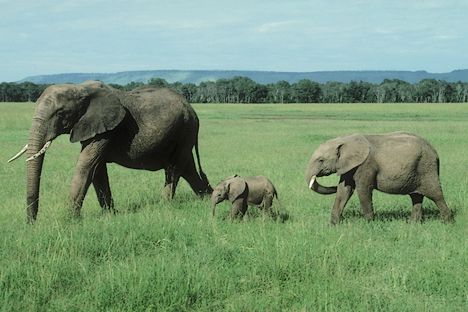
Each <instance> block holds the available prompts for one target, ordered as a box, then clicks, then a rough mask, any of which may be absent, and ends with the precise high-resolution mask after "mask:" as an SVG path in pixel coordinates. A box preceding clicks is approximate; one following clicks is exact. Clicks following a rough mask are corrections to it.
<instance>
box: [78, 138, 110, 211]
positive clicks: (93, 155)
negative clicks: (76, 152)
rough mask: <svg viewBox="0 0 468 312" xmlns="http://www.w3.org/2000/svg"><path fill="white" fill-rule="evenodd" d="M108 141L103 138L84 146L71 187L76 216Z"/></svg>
mask: <svg viewBox="0 0 468 312" xmlns="http://www.w3.org/2000/svg"><path fill="white" fill-rule="evenodd" d="M107 143H108V141H107V140H106V139H101V140H99V141H92V142H89V143H87V144H84V145H83V147H82V150H81V153H80V157H79V158H78V163H77V164H76V167H75V173H74V175H73V179H72V184H71V189H70V202H71V209H70V210H71V214H72V215H73V216H75V217H79V216H80V211H81V206H82V205H83V200H84V198H85V196H86V193H87V191H88V188H89V185H90V184H91V181H92V180H93V174H94V172H95V170H96V169H97V167H98V166H99V165H100V164H101V161H102V158H103V154H104V152H105V148H106V146H107Z"/></svg>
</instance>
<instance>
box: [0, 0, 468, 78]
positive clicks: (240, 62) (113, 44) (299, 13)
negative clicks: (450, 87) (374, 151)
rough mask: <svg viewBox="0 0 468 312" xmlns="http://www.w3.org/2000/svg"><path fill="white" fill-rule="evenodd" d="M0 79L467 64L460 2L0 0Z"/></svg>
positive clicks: (437, 69) (436, 68)
mask: <svg viewBox="0 0 468 312" xmlns="http://www.w3.org/2000/svg"><path fill="white" fill-rule="evenodd" d="M0 5H1V7H2V11H1V12H0V17H1V18H0V20H1V22H0V23H1V24H0V25H1V27H0V34H1V36H0V44H1V45H2V49H1V50H0V58H1V61H0V62H1V63H0V64H1V70H0V81H17V80H20V79H23V78H25V77H27V76H33V75H47V74H60V73H115V72H123V71H140V70H171V69H174V70H239V71H275V72H315V71H355V70H359V71H367V70H371V71H380V70H382V71H394V70H403V71H420V70H423V71H427V72H430V73H445V72H451V71H453V70H458V69H466V68H468V58H467V57H466V55H465V54H466V51H467V50H468V38H467V36H466V35H465V34H464V32H465V31H466V29H467V26H468V21H467V20H466V18H465V12H466V11H467V9H468V2H466V1H461V0H447V1H442V0H428V1H423V0H415V1H412V2H410V3H408V2H407V1H402V0H395V1H392V2H391V3H388V1H383V0H374V1H372V0H358V1H351V2H350V1H339V0H334V1H333V0H332V1H324V0H320V1H304V0H293V1H288V2H283V1H266V0H261V1H255V3H252V2H249V1H246V0H238V1H236V2H235V3H233V2H232V1H214V0H201V1H197V2H190V3H187V2H186V1H182V0H175V1H170V2H167V1H149V0H144V1H142V0H140V1H132V2H129V1H121V0H120V1H119V0H117V1H109V0H104V1H100V2H99V3H95V2H93V1H90V0H85V1H48V2H47V4H43V3H37V2H35V1H31V0H25V1H21V2H14V3H13V2H10V1H5V0H0Z"/></svg>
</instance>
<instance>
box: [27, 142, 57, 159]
mask: <svg viewBox="0 0 468 312" xmlns="http://www.w3.org/2000/svg"><path fill="white" fill-rule="evenodd" d="M51 143H52V141H47V142H46V144H44V146H43V147H42V148H41V150H40V151H39V152H37V153H36V154H34V155H32V156H31V157H29V158H28V159H26V161H31V160H34V159H36V158H37V157H39V156H41V155H42V154H44V153H45V152H46V150H47V149H48V148H49V146H50V144H51Z"/></svg>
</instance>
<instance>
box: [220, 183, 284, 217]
mask: <svg viewBox="0 0 468 312" xmlns="http://www.w3.org/2000/svg"><path fill="white" fill-rule="evenodd" d="M273 197H276V199H278V193H277V192H276V189H275V186H274V185H273V183H271V181H270V180H268V179H267V178H266V177H264V176H254V177H240V176H238V175H233V176H231V177H228V178H226V179H224V180H223V181H221V182H220V183H219V184H218V185H217V186H216V187H215V189H214V191H213V193H212V195H211V204H212V211H213V216H214V215H215V210H216V205H217V204H219V203H220V202H222V201H224V200H226V199H228V200H229V201H230V202H231V203H232V208H231V219H234V218H235V217H240V218H242V217H243V216H244V215H245V212H246V211H247V207H248V205H249V204H250V205H255V206H257V207H259V208H262V209H264V211H265V212H268V213H269V214H270V215H273V213H272V210H271V205H272V203H273Z"/></svg>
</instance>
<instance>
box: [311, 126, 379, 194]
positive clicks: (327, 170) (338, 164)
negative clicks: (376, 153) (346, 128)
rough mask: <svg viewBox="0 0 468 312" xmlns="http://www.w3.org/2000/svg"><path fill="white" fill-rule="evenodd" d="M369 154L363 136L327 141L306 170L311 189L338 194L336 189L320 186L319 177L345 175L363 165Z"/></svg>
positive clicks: (319, 148) (350, 136)
mask: <svg viewBox="0 0 468 312" xmlns="http://www.w3.org/2000/svg"><path fill="white" fill-rule="evenodd" d="M369 152H370V145H369V142H368V141H367V139H366V138H365V137H364V136H362V135H357V134H354V135H349V136H345V137H339V138H336V139H333V140H329V141H326V142H325V143H323V144H321V145H320V146H319V147H318V148H317V149H316V150H315V152H314V153H313V154H312V157H311V159H310V161H309V166H308V167H307V170H306V181H307V183H308V185H309V188H310V189H312V190H314V191H315V192H317V193H320V194H333V193H336V187H324V186H322V185H320V184H319V183H318V182H317V177H323V176H328V175H331V174H333V173H336V174H338V175H342V174H345V173H347V172H349V171H350V170H352V169H354V168H356V167H357V166H359V165H360V164H362V163H363V162H364V161H365V160H366V159H367V157H368V156H369Z"/></svg>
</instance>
